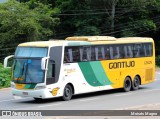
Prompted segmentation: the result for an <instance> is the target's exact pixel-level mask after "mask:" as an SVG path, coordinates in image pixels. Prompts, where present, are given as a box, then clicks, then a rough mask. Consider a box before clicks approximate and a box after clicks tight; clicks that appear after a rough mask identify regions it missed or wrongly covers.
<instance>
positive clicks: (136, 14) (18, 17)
mask: <svg viewBox="0 0 160 119" xmlns="http://www.w3.org/2000/svg"><path fill="white" fill-rule="evenodd" d="M77 3H78V4H77ZM113 5H114V7H115V12H114V15H111V14H112V10H113V9H112V6H113ZM159 8H160V1H159V0H147V1H145V2H144V0H134V1H133V0H114V1H113V0H99V1H97V0H81V1H80V0H68V1H66V0H65V1H64V0H54V1H53V0H45V1H44V0H8V2H6V3H0V38H1V41H0V61H1V62H2V60H3V59H4V57H6V56H8V55H10V54H13V53H14V51H15V47H16V46H17V45H18V44H19V43H22V42H27V41H33V40H48V39H50V38H60V39H64V38H66V37H68V36H73V35H78V36H80V35H85V36H89V35H107V36H110V35H112V36H115V37H126V36H131V37H132V36H148V37H152V38H153V39H154V40H155V44H156V46H157V47H156V51H157V52H156V53H157V54H160V53H159V52H160V48H159V45H160V40H159V32H160V30H159V27H160V24H159V21H158V18H159V14H160V11H159ZM26 13H27V14H26ZM112 16H114V18H113V17H112ZM112 23H114V28H113V24H112Z"/></svg>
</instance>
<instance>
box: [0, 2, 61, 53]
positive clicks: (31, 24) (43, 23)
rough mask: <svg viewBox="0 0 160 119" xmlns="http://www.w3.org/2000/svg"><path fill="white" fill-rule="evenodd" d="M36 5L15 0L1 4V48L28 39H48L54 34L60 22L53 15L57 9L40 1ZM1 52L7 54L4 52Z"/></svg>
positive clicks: (12, 45) (13, 45)
mask: <svg viewBox="0 0 160 119" xmlns="http://www.w3.org/2000/svg"><path fill="white" fill-rule="evenodd" d="M34 5H35V7H34V8H32V9H31V8H30V6H31V4H30V2H27V3H20V2H17V1H15V0H9V1H8V2H6V3H2V4H0V39H1V40H0V48H1V49H2V48H7V49H8V48H11V47H15V46H17V44H19V43H22V42H26V41H34V40H48V39H49V38H50V37H52V36H54V34H55V29H54V28H55V26H57V25H58V24H59V19H58V18H55V17H52V15H53V14H54V13H55V11H54V10H52V9H51V8H50V7H49V6H48V5H44V4H42V3H39V2H34ZM4 50H5V51H6V49H4ZM0 51H1V50H0ZM1 52H3V51H1ZM7 52H8V53H10V52H9V51H7ZM12 52H13V51H12ZM0 54H4V55H5V53H4V52H3V53H0Z"/></svg>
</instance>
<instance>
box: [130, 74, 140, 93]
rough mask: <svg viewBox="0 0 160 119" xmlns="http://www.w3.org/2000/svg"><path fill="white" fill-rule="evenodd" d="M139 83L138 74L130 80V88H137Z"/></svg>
mask: <svg viewBox="0 0 160 119" xmlns="http://www.w3.org/2000/svg"><path fill="white" fill-rule="evenodd" d="M139 85H140V79H139V77H138V76H135V77H134V80H133V82H132V89H133V90H138V89H139Z"/></svg>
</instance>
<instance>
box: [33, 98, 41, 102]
mask: <svg viewBox="0 0 160 119" xmlns="http://www.w3.org/2000/svg"><path fill="white" fill-rule="evenodd" d="M34 100H35V101H36V102H41V101H42V100H43V99H42V98H34Z"/></svg>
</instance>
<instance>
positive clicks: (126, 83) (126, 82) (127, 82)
mask: <svg viewBox="0 0 160 119" xmlns="http://www.w3.org/2000/svg"><path fill="white" fill-rule="evenodd" d="M131 85H132V83H131V79H130V78H129V77H126V78H125V80H124V84H123V90H124V91H125V92H128V91H130V90H131Z"/></svg>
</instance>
